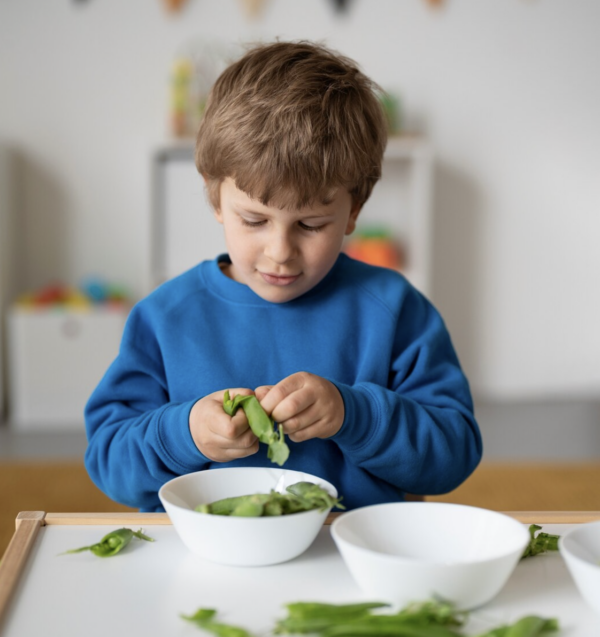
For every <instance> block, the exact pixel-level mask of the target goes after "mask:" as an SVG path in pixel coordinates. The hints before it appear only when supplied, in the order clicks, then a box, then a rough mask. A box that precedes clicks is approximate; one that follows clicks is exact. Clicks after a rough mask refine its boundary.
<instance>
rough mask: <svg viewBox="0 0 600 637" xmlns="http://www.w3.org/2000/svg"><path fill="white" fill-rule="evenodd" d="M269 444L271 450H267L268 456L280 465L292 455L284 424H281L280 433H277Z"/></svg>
mask: <svg viewBox="0 0 600 637" xmlns="http://www.w3.org/2000/svg"><path fill="white" fill-rule="evenodd" d="M268 444H269V450H268V452H267V457H268V458H269V460H271V461H272V462H274V463H275V464H278V465H279V466H280V467H281V466H283V465H284V464H285V461H286V460H287V459H288V458H289V456H290V448H289V447H288V446H287V444H286V442H285V436H284V434H283V426H282V425H279V428H278V434H277V433H276V434H275V435H274V437H273V438H272V440H271V442H270V443H268Z"/></svg>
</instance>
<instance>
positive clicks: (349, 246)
mask: <svg viewBox="0 0 600 637" xmlns="http://www.w3.org/2000/svg"><path fill="white" fill-rule="evenodd" d="M344 252H345V253H346V254H347V255H348V256H349V257H352V258H353V259H358V260H359V261H364V262H365V263H369V264H371V265H378V266H381V267H383V268H391V269H392V270H401V269H402V268H403V267H404V265H405V263H404V255H403V251H402V249H401V248H400V246H399V245H398V243H397V242H396V241H394V239H393V237H392V235H391V233H390V232H389V231H388V230H387V229H385V228H383V227H379V226H370V227H364V228H362V229H360V230H358V231H356V232H355V234H354V235H353V236H352V238H351V239H349V240H348V242H347V243H346V246H345V248H344Z"/></svg>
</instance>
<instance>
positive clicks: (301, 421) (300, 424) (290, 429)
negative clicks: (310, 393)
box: [276, 401, 320, 437]
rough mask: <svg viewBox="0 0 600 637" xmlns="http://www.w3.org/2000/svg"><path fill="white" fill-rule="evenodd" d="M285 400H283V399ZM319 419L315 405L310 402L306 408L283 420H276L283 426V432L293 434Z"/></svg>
mask: <svg viewBox="0 0 600 637" xmlns="http://www.w3.org/2000/svg"><path fill="white" fill-rule="evenodd" d="M284 402H285V401H284ZM319 419H320V415H319V413H318V411H317V408H316V405H315V404H314V403H312V404H311V405H309V406H308V407H307V408H306V409H304V410H302V411H300V412H299V413H296V414H294V415H293V416H291V417H290V418H287V419H285V420H277V421H276V422H277V423H278V424H280V425H281V426H282V427H283V433H284V434H286V435H288V436H290V437H291V436H293V435H295V434H297V433H298V432H299V431H301V430H303V429H306V428H307V427H311V426H312V425H314V424H315V423H316V422H318V421H319Z"/></svg>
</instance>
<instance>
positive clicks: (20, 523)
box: [0, 511, 600, 629]
mask: <svg viewBox="0 0 600 637" xmlns="http://www.w3.org/2000/svg"><path fill="white" fill-rule="evenodd" d="M500 513H504V514H506V515H509V516H511V517H513V518H515V519H516V520H519V522H523V523H526V524H540V525H542V524H585V523H587V522H594V521H597V520H600V511H500ZM340 515H341V513H337V512H336V513H330V514H329V515H328V516H327V518H326V520H325V524H326V525H327V524H331V523H332V522H333V521H334V520H335V519H336V518H337V517H339V516H340ZM154 524H160V525H168V524H171V521H170V519H169V517H168V515H167V514H166V513H45V512H44V511H23V512H21V513H19V514H18V515H17V518H16V521H15V526H16V529H15V533H14V535H13V537H12V539H11V541H10V544H9V545H8V548H7V549H6V551H5V553H4V556H3V557H2V561H1V562H0V629H1V627H2V622H3V620H4V617H5V615H6V612H7V610H8V605H9V602H10V599H11V597H12V594H13V593H14V591H15V589H16V587H17V583H18V581H19V578H20V577H21V575H22V573H23V571H24V569H25V564H26V563H27V558H28V557H29V554H30V552H31V549H32V547H33V545H34V542H35V539H36V537H37V534H38V532H39V530H40V528H41V527H42V526H46V525H48V526H51V525H65V526H66V525H119V526H123V525H132V526H137V525H140V526H144V525H154Z"/></svg>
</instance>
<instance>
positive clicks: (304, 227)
mask: <svg viewBox="0 0 600 637" xmlns="http://www.w3.org/2000/svg"><path fill="white" fill-rule="evenodd" d="M298 225H299V226H300V227H301V228H302V230H308V231H309V232H320V231H321V230H322V229H323V226H307V225H306V224H305V223H302V221H299V222H298Z"/></svg>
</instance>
